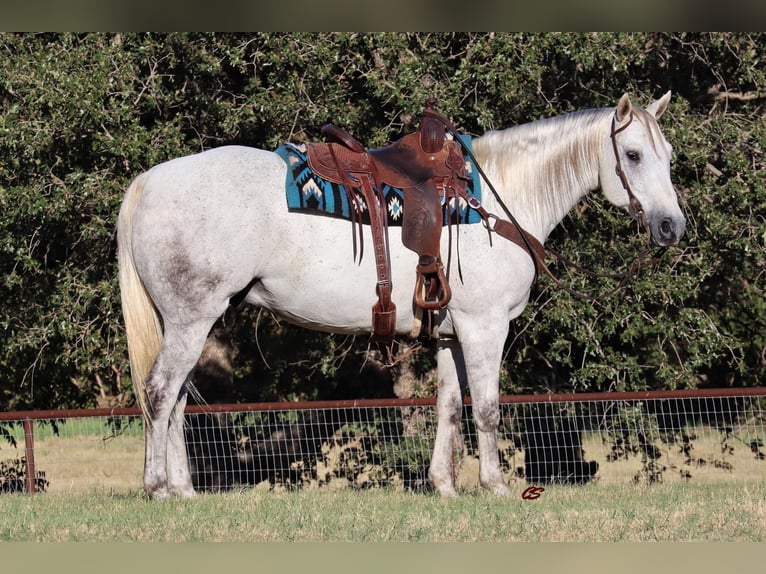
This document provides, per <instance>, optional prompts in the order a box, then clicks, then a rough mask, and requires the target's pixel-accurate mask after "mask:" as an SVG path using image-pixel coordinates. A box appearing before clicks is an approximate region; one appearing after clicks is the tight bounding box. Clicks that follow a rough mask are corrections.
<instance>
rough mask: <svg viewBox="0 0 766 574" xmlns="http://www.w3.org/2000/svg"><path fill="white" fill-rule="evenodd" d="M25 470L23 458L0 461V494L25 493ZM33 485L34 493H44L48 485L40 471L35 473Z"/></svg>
mask: <svg viewBox="0 0 766 574" xmlns="http://www.w3.org/2000/svg"><path fill="white" fill-rule="evenodd" d="M26 468H27V459H26V458H25V457H21V458H12V459H8V460H0V494H8V493H11V492H26V481H27V479H26V476H27V475H26ZM34 483H35V492H45V490H46V489H47V488H48V486H49V485H50V482H49V481H48V480H47V479H46V478H45V472H44V471H42V470H38V471H37V472H36V473H35V478H34Z"/></svg>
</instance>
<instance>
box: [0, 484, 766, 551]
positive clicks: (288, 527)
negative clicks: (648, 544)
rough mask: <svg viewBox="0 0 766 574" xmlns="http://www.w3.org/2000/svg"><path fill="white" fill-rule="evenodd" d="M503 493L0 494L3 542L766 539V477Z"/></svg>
mask: <svg viewBox="0 0 766 574" xmlns="http://www.w3.org/2000/svg"><path fill="white" fill-rule="evenodd" d="M514 492H515V494H514V496H511V497H509V498H507V499H499V498H497V497H495V496H492V495H491V494H489V493H487V492H485V491H483V490H476V489H466V490H464V491H463V492H462V494H461V496H459V497H458V498H456V499H447V500H445V499H442V498H440V497H438V496H436V495H423V494H412V493H407V492H402V491H398V490H397V491H394V490H385V489H383V490H369V491H354V490H337V491H336V490H329V489H322V490H307V491H298V492H287V491H265V490H261V489H250V490H243V491H236V492H229V493H226V494H215V495H212V494H208V495H201V496H200V497H198V498H197V499H194V500H190V501H189V500H169V501H163V502H153V501H150V500H148V499H147V498H146V497H145V496H144V495H143V494H141V493H139V492H133V493H128V494H123V493H121V494H112V493H108V492H101V493H89V494H79V493H75V494H58V495H55V494H43V495H35V496H28V495H3V496H0V541H13V542H22V541H34V542H64V541H99V542H104V541H112V542H119V541H142V542H149V541H151V542H200V541H209V542H214V541H226V542H274V541H283V542H294V541H325V542H326V541H359V542H372V541H375V542H377V541H387V542H444V541H455V542H479V541H484V542H501V541H503V542H505V541H519V542H541V541H546V542H564V541H567V542H616V541H672V542H677V541H762V540H766V482H763V481H761V482H756V483H732V484H725V483H686V484H684V483H666V484H655V485H652V486H639V485H633V486H615V485H598V484H594V485H586V486H581V487H571V486H570V487H566V486H555V487H554V486H551V487H549V488H547V489H546V490H545V491H544V492H542V494H541V496H540V498H538V499H537V500H523V499H522V498H521V496H520V494H521V489H520V488H518V487H517V488H515V489H514Z"/></svg>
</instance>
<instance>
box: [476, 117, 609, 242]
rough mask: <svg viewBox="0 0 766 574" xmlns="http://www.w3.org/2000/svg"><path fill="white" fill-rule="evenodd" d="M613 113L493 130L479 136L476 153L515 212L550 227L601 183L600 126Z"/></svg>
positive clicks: (540, 121)
mask: <svg viewBox="0 0 766 574" xmlns="http://www.w3.org/2000/svg"><path fill="white" fill-rule="evenodd" d="M612 113H614V111H613V109H612V108H599V109H589V110H581V111H577V112H572V113H568V114H564V115H560V116H554V117H550V118H545V119H541V120H537V121H533V122H530V123H525V124H520V125H518V126H514V127H511V128H506V129H504V130H492V131H488V132H487V133H485V134H484V135H483V136H481V137H478V138H476V139H475V140H474V141H473V148H474V153H475V155H476V159H477V160H478V162H479V164H480V165H481V166H482V168H483V169H484V171H485V172H486V173H487V175H488V176H489V178H490V180H492V181H493V182H494V185H495V186H496V187H497V189H498V193H500V194H501V196H502V198H503V201H504V202H506V204H507V205H508V207H509V208H510V209H511V211H513V212H514V214H517V213H518V215H519V216H521V217H523V218H524V219H527V217H528V218H530V221H529V223H533V225H535V226H536V227H538V228H540V229H545V228H546V227H547V226H548V222H550V221H551V220H552V219H553V220H555V221H559V220H560V219H562V218H563V217H564V216H565V215H566V213H568V212H569V210H570V209H571V208H572V207H573V206H574V205H575V204H576V203H577V201H579V199H580V198H581V197H582V196H583V194H584V193H586V192H588V191H591V190H593V189H595V188H596V187H597V186H598V162H599V154H600V151H601V146H602V145H603V138H604V133H605V131H604V128H602V129H598V128H599V126H600V125H602V124H604V123H605V122H606V121H607V119H608V118H609V117H611V114H612ZM524 214H526V215H527V217H524Z"/></svg>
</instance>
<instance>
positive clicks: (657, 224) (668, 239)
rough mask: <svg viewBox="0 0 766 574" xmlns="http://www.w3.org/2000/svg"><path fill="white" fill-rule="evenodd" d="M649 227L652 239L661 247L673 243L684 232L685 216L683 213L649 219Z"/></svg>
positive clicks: (678, 239)
mask: <svg viewBox="0 0 766 574" xmlns="http://www.w3.org/2000/svg"><path fill="white" fill-rule="evenodd" d="M649 229H650V231H651V233H652V240H653V241H654V242H655V243H656V244H657V245H660V246H662V247H667V246H669V245H675V244H676V243H678V242H679V241H681V238H682V237H683V236H684V233H685V232H686V218H685V217H684V216H683V215H679V216H675V217H668V216H662V217H657V218H654V219H650V220H649Z"/></svg>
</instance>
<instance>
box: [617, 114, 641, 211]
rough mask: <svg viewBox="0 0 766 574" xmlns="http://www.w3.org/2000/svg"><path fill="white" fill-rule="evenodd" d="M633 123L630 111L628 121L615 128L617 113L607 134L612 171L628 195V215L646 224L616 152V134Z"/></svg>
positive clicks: (618, 154) (618, 153) (638, 202)
mask: <svg viewBox="0 0 766 574" xmlns="http://www.w3.org/2000/svg"><path fill="white" fill-rule="evenodd" d="M632 123H633V111H632V110H631V112H630V116H628V121H627V122H625V125H622V126H620V127H619V128H618V127H617V112H615V113H614V115H613V116H612V129H611V133H610V134H609V138H610V139H611V140H612V150H613V151H614V161H615V165H614V171H615V172H616V173H617V177H619V178H620V182H621V183H622V187H623V188H624V189H625V191H626V192H627V193H628V199H629V201H630V205H629V207H628V210H629V212H630V215H631V216H633V217H635V218H636V219H638V220H639V221H640V222H641V223H642V224H644V225H645V224H646V221H645V218H644V208H643V206H642V205H641V202H640V201H639V200H638V198H637V197H636V196H635V195H634V193H633V190H632V189H631V188H630V182H629V181H628V176H626V175H625V171H624V170H623V169H622V160H621V159H620V152H619V151H618V150H617V134H618V133H620V132H622V131H623V130H625V129H626V128H627V127H628V126H629V125H630V124H632Z"/></svg>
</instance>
